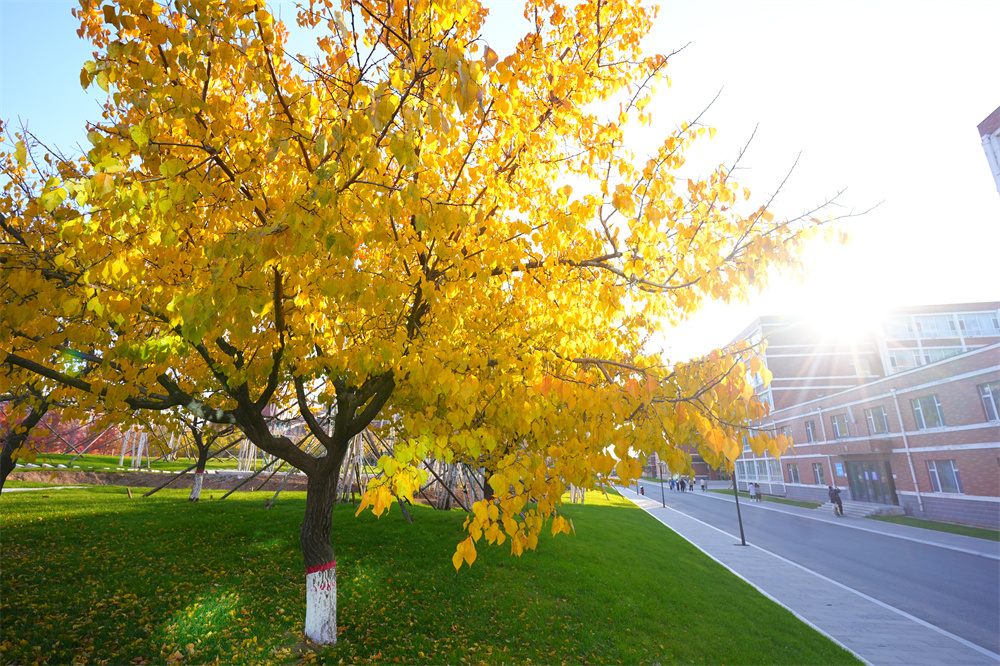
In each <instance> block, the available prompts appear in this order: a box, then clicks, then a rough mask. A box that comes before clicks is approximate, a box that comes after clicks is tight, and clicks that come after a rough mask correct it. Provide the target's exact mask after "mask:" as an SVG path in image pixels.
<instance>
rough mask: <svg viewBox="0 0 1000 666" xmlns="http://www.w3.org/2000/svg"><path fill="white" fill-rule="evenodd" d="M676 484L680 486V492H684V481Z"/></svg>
mask: <svg viewBox="0 0 1000 666" xmlns="http://www.w3.org/2000/svg"><path fill="white" fill-rule="evenodd" d="M677 483H679V484H680V486H681V492H684V487H685V485H686V484H685V483H684V479H681V480H680V481H678V482H677Z"/></svg>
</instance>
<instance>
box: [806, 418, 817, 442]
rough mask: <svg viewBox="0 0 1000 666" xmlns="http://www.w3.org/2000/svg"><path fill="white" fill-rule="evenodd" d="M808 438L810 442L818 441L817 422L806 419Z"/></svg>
mask: <svg viewBox="0 0 1000 666" xmlns="http://www.w3.org/2000/svg"><path fill="white" fill-rule="evenodd" d="M806 440H807V441H809V442H815V441H816V422H815V421H806Z"/></svg>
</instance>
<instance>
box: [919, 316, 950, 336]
mask: <svg viewBox="0 0 1000 666" xmlns="http://www.w3.org/2000/svg"><path fill="white" fill-rule="evenodd" d="M914 321H915V323H916V325H917V334H919V335H920V337H922V338H955V337H958V335H957V333H956V329H955V320H954V319H953V318H952V316H951V315H921V316H919V317H914Z"/></svg>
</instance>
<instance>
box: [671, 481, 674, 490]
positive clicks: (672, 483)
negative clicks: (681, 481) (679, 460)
mask: <svg viewBox="0 0 1000 666" xmlns="http://www.w3.org/2000/svg"><path fill="white" fill-rule="evenodd" d="M670 489H671V490H674V480H673V479H670Z"/></svg>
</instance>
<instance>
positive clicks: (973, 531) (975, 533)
mask: <svg viewBox="0 0 1000 666" xmlns="http://www.w3.org/2000/svg"><path fill="white" fill-rule="evenodd" d="M868 518H870V519H871V520H881V521H882V522H884V523H896V524H897V525H909V526H910V527H920V528H923V529H925V530H934V531H936V532H948V533H949V534H961V535H963V536H970V537H976V538H977V539H989V540H990V541H1000V531H998V530H991V529H989V528H987V527H973V526H971V525H959V524H958V523H942V522H939V521H936V520H924V519H922V518H913V517H911V516H868Z"/></svg>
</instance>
